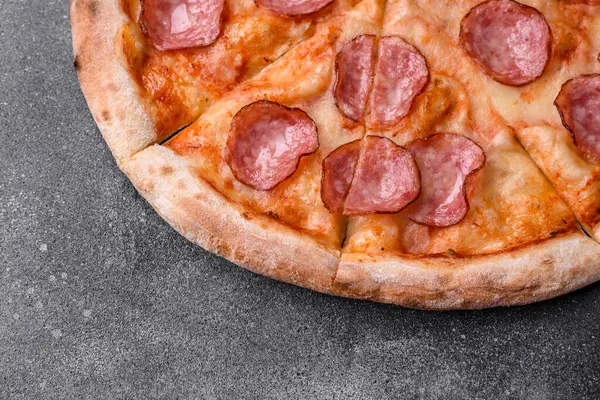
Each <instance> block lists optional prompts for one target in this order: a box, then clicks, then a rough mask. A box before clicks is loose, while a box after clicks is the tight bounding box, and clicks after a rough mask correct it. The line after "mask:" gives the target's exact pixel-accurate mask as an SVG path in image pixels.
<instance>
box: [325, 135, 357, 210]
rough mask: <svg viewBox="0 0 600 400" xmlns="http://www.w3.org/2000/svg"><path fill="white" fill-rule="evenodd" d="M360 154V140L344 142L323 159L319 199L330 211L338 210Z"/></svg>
mask: <svg viewBox="0 0 600 400" xmlns="http://www.w3.org/2000/svg"><path fill="white" fill-rule="evenodd" d="M359 154H360V140H356V141H354V142H351V143H348V144H345V145H343V146H341V147H338V148H337V149H335V150H334V151H333V152H331V153H330V154H329V155H328V156H327V157H326V158H325V159H324V160H323V178H322V180H321V199H322V200H323V203H324V204H325V207H327V209H328V210H329V211H331V212H338V211H340V209H341V207H342V204H343V203H344V200H345V199H346V195H347V194H348V190H350V183H352V177H353V176H354V170H355V168H356V163H357V161H358V156H359Z"/></svg>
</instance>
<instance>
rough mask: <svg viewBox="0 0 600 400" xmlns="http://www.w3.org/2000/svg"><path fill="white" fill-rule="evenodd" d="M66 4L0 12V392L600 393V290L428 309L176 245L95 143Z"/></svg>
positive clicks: (263, 395)
mask: <svg viewBox="0 0 600 400" xmlns="http://www.w3.org/2000/svg"><path fill="white" fill-rule="evenodd" d="M67 3H68V2H67V0H61V1H56V0H44V1H41V0H35V1H26V0H0V139H1V144H0V171H1V173H0V264H1V266H0V398H1V399H9V398H10V399H12V398H23V399H35V398H46V399H75V398H106V399H121V398H122V399H136V398H139V399H150V398H165V399H175V398H182V399H183V398H203V399H204V398H205V399H246V398H247V399H253V398H256V399H270V398H273V399H298V398H322V399H329V398H338V399H345V398H352V399H382V398H431V399H434V398H448V399H450V398H481V399H491V398H494V399H500V398H521V399H575V398H582V399H583V398H599V397H600V359H599V356H600V344H599V343H598V339H599V337H600V315H599V313H600V303H599V301H600V286H598V285H595V286H592V287H590V288H587V289H584V290H582V291H579V292H577V293H574V294H572V295H569V296H565V297H562V298H559V299H556V300H552V301H548V302H545V303H542V304H538V305H533V306H528V307H520V308H512V309H498V310H491V311H482V312H453V313H427V312H421V311H414V310H407V309H402V308H396V307H391V306H384V305H377V304H371V303H366V302H358V301H351V300H345V299H339V298H333V297H329V296H325V295H321V294H317V293H312V292H309V291H306V290H303V289H300V288H297V287H293V286H289V285H286V284H283V283H279V282H274V281H271V280H269V279H265V278H262V277H259V276H256V275H253V274H252V273H250V272H247V271H245V270H242V269H240V268H238V267H236V266H235V265H232V264H230V263H228V262H226V261H224V260H222V259H220V258H218V257H215V256H213V255H211V254H208V253H206V252H205V251H203V250H202V249H200V248H198V247H195V246H193V245H191V244H190V243H188V242H186V241H185V240H184V239H183V238H181V237H180V236H178V235H177V234H176V233H175V232H174V231H173V230H172V229H171V228H170V227H169V226H168V225H167V224H166V223H164V222H163V221H162V220H161V219H160V218H159V217H158V216H157V215H156V214H155V213H154V212H153V211H152V210H151V209H150V207H149V206H148V205H147V204H146V203H145V202H144V200H143V199H142V198H140V196H138V195H137V194H136V192H135V191H134V189H133V187H132V186H131V184H130V183H129V182H128V181H127V179H126V178H125V177H124V176H123V175H122V174H121V173H120V172H119V170H118V169H117V167H116V166H115V163H114V162H113V160H112V157H111V155H110V153H109V151H108V149H107V148H106V146H105V145H104V143H103V141H102V139H101V137H100V134H99V133H98V131H97V129H96V127H95V125H94V123H93V121H92V118H91V116H90V114H89V112H88V110H87V108H86V105H85V102H84V99H83V97H82V95H81V93H80V91H79V88H78V83H77V80H76V77H75V74H74V73H73V69H72V55H71V48H70V33H69V22H68V4H67Z"/></svg>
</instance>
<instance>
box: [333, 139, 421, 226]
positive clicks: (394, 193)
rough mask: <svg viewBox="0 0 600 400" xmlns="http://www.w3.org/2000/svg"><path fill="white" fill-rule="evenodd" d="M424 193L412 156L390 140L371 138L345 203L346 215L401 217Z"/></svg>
mask: <svg viewBox="0 0 600 400" xmlns="http://www.w3.org/2000/svg"><path fill="white" fill-rule="evenodd" d="M420 190H421V184H420V179H419V169H418V168H417V164H416V163H415V160H414V159H413V158H412V156H411V155H410V152H409V151H408V150H406V149H405V148H403V147H400V146H398V145H396V144H395V143H394V142H392V141H391V140H389V139H387V138H383V137H379V136H368V137H367V138H366V139H365V141H364V143H363V148H362V152H361V155H360V157H359V160H358V164H357V165H356V171H355V174H354V179H353V181H352V185H351V187H350V191H349V192H348V197H347V198H346V202H345V203H344V214H345V215H361V214H375V213H397V212H399V211H401V210H402V209H403V208H405V207H406V206H407V205H408V204H410V203H411V202H413V201H414V200H415V199H416V198H417V197H418V196H419V192H420Z"/></svg>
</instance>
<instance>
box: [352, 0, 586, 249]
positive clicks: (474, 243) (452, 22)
mask: <svg viewBox="0 0 600 400" xmlns="http://www.w3.org/2000/svg"><path fill="white" fill-rule="evenodd" d="M478 3H479V1H457V2H452V3H448V2H445V1H441V0H413V1H406V0H392V1H388V3H387V9H386V17H385V18H386V19H385V21H384V27H383V33H382V35H399V36H400V37H402V38H404V39H405V40H407V41H408V42H409V43H411V44H413V45H414V46H416V47H417V48H418V49H419V51H420V52H421V53H422V54H423V55H424V56H425V58H426V59H427V63H428V66H429V69H430V72H431V75H432V79H431V82H430V84H429V87H428V88H427V90H426V91H425V93H423V94H422V95H421V96H419V97H417V99H416V101H415V104H413V108H412V111H411V114H410V115H409V116H408V117H407V118H406V119H405V120H404V121H402V122H401V123H400V124H398V125H397V126H396V127H393V128H391V129H387V130H383V131H382V130H369V131H368V132H367V133H368V134H372V135H385V136H388V137H390V138H392V139H393V140H395V141H396V142H397V143H399V144H406V143H408V142H410V141H412V140H414V139H416V138H419V137H424V136H428V135H430V134H432V133H435V132H452V133H458V134H462V135H465V136H467V137H469V138H471V139H472V140H474V141H475V142H477V143H478V144H479V145H481V146H482V148H483V149H484V151H485V153H486V157H487V161H486V165H485V167H484V168H483V170H481V171H480V172H479V173H477V175H476V181H475V182H471V183H470V184H469V185H468V186H467V189H468V193H469V199H470V205H471V207H470V211H469V213H468V214H467V216H466V218H465V219H464V220H463V221H461V222H460V223H459V224H458V225H455V226H452V227H448V228H430V227H426V226H422V225H418V224H416V223H414V222H411V221H409V220H408V218H407V217H406V216H405V215H404V213H400V214H398V215H392V216H365V217H359V218H354V219H352V220H351V222H350V226H349V230H348V239H347V242H346V243H347V244H346V248H345V251H346V252H350V253H352V252H354V253H368V254H370V255H377V256H385V255H389V254H390V252H391V253H396V254H407V253H409V254H440V253H442V254H450V255H456V254H458V255H462V256H471V255H477V254H489V253H494V252H499V251H503V250H506V249H510V248H514V247H518V246H523V245H527V244H529V243H534V242H536V241H539V240H543V239H545V238H549V237H552V236H554V235H556V234H558V233H559V232H565V231H572V230H574V229H576V228H575V220H574V217H573V214H572V212H571V211H570V210H569V208H568V207H567V206H566V204H565V203H564V202H563V201H562V200H561V198H560V197H559V195H558V194H557V192H556V191H555V190H554V189H553V188H552V186H551V185H550V183H549V182H548V181H547V180H546V179H545V177H544V176H543V174H542V173H541V172H540V170H539V169H538V168H537V166H536V165H535V163H534V162H533V161H532V160H531V158H530V157H529V156H528V155H527V153H526V152H525V151H524V149H523V148H522V147H521V146H520V145H519V143H518V142H517V140H516V138H515V136H514V130H513V129H512V127H513V126H512V122H511V120H510V118H509V117H510V116H511V115H513V114H514V115H517V114H518V115H519V116H520V117H521V118H522V117H523V115H526V116H527V117H529V118H531V119H532V120H533V119H539V118H540V115H541V116H542V117H541V118H542V119H544V118H548V117H547V114H548V111H547V110H545V108H547V107H545V105H544V106H540V105H539V104H543V101H541V102H540V103H539V104H533V105H532V107H531V108H530V109H529V110H528V111H527V113H526V114H523V113H519V112H518V111H517V110H519V109H522V108H523V106H522V105H520V104H519V102H522V101H523V98H525V97H527V96H522V91H523V90H528V89H525V88H523V89H514V88H510V87H508V86H504V85H501V84H498V83H496V82H495V81H494V80H492V79H491V78H489V77H487V76H486V75H485V74H484V73H483V71H482V70H481V69H480V68H479V67H477V66H476V65H475V64H474V63H473V62H471V60H470V59H469V58H468V57H467V56H466V54H465V53H464V52H463V51H462V49H461V48H460V46H459V40H458V39H459V32H460V22H461V20H462V17H463V16H464V15H465V14H466V13H467V12H468V11H469V10H470V9H471V8H472V7H473V6H474V5H476V4H478ZM548 3H555V2H548ZM542 88H543V89H544V90H548V91H552V88H547V87H545V86H543V85H542V86H540V89H538V90H541V89H542Z"/></svg>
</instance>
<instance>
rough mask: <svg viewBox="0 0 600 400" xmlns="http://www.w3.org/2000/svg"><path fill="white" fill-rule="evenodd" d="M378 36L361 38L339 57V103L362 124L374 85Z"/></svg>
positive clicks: (336, 94) (346, 112)
mask: <svg viewBox="0 0 600 400" xmlns="http://www.w3.org/2000/svg"><path fill="white" fill-rule="evenodd" d="M374 51H375V36H373V35H362V36H358V37H357V38H355V39H354V40H352V41H351V42H350V43H348V44H346V45H345V46H344V48H343V49H342V51H341V52H340V53H339V54H338V56H337V82H336V85H335V102H336V104H337V106H338V108H339V109H340V111H341V112H342V114H344V115H345V116H346V117H348V118H350V119H352V120H354V121H362V119H363V116H364V113H365V107H366V105H367V98H368V96H369V92H370V91H371V85H372V84H373V81H372V77H373V64H374Z"/></svg>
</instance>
